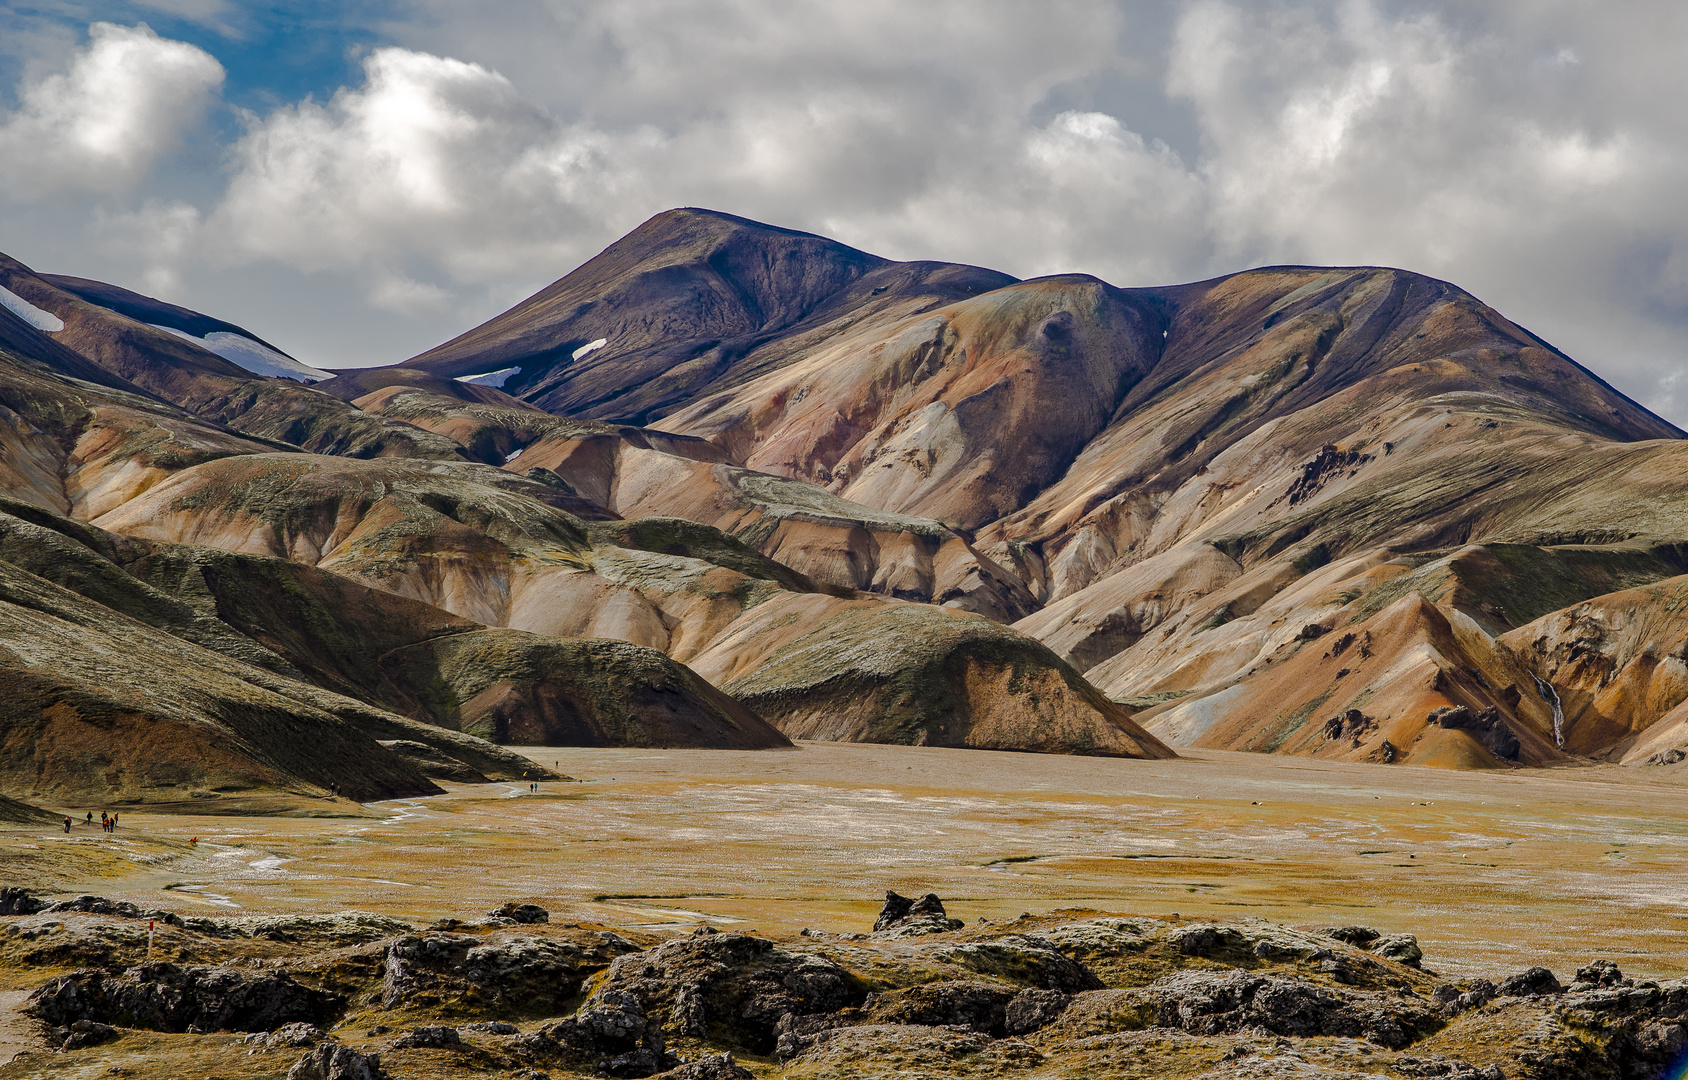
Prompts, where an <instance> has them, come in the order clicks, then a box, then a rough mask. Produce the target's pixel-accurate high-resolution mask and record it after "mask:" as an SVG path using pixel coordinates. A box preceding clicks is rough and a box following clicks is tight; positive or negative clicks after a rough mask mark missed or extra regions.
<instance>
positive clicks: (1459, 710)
mask: <svg viewBox="0 0 1688 1080" xmlns="http://www.w3.org/2000/svg"><path fill="white" fill-rule="evenodd" d="M1425 719H1426V720H1427V721H1428V722H1430V723H1432V724H1437V725H1439V726H1441V727H1443V728H1445V729H1447V730H1449V731H1463V732H1465V733H1466V734H1468V735H1470V736H1471V737H1472V738H1474V739H1476V740H1477V741H1478V742H1479V743H1481V744H1482V745H1483V748H1484V749H1486V750H1488V751H1489V753H1491V754H1493V755H1494V756H1495V757H1497V758H1500V759H1501V760H1502V761H1517V760H1518V750H1519V743H1518V736H1517V735H1515V734H1513V733H1512V729H1511V728H1509V727H1507V726H1506V721H1505V720H1503V719H1501V715H1500V710H1499V709H1496V708H1495V707H1494V706H1492V705H1490V706H1488V707H1487V708H1483V709H1479V710H1478V711H1477V712H1476V713H1473V712H1472V711H1471V710H1470V709H1468V708H1466V707H1465V706H1464V705H1452V706H1449V705H1444V706H1442V707H1441V708H1439V709H1436V710H1434V711H1432V712H1431V713H1430V715H1429V716H1427V717H1426V718H1425Z"/></svg>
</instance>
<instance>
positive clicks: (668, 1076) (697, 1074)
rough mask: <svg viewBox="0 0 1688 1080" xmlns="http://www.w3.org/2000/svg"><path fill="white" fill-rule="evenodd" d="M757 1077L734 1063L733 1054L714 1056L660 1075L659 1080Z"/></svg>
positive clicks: (751, 1079) (712, 1079) (720, 1079)
mask: <svg viewBox="0 0 1688 1080" xmlns="http://www.w3.org/2000/svg"><path fill="white" fill-rule="evenodd" d="M755 1075H756V1074H755V1073H753V1072H751V1071H750V1070H749V1069H747V1068H745V1067H744V1066H743V1065H740V1064H739V1063H738V1062H736V1061H734V1060H733V1055H732V1054H714V1055H711V1056H710V1057H706V1058H698V1059H697V1060H696V1061H688V1062H686V1063H685V1064H684V1065H681V1066H679V1067H678V1068H674V1069H669V1070H668V1071H667V1072H664V1073H658V1074H657V1080H753V1077H754V1076H755Z"/></svg>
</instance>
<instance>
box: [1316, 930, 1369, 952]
mask: <svg viewBox="0 0 1688 1080" xmlns="http://www.w3.org/2000/svg"><path fill="white" fill-rule="evenodd" d="M1319 933H1321V934H1323V935H1325V936H1326V937H1328V938H1334V939H1335V940H1337V941H1340V942H1342V943H1343V944H1345V945H1353V946H1354V947H1355V948H1359V949H1368V948H1370V947H1371V943H1372V942H1374V941H1376V940H1377V939H1378V938H1380V937H1382V936H1383V935H1382V934H1380V933H1378V932H1377V931H1376V930H1373V929H1372V928H1371V927H1369V926H1333V927H1329V928H1328V929H1324V930H1320V931H1319Z"/></svg>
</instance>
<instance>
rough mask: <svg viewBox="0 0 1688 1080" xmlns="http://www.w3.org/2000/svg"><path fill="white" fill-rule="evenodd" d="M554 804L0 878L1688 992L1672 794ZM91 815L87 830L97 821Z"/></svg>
mask: <svg viewBox="0 0 1688 1080" xmlns="http://www.w3.org/2000/svg"><path fill="white" fill-rule="evenodd" d="M527 752H528V753H530V755H531V756H533V757H534V758H535V759H536V760H541V761H544V762H545V763H546V764H547V765H550V764H553V763H555V765H556V767H557V768H559V769H561V770H562V771H563V772H566V773H568V774H569V775H570V776H572V777H575V778H577V780H578V782H575V783H550V784H543V785H540V789H539V791H538V792H537V793H529V792H528V791H526V790H525V789H524V788H523V787H522V786H521V785H504V784H500V785H492V786H485V785H481V786H460V785H454V786H452V787H451V789H450V790H449V791H448V793H447V794H444V795H440V796H434V797H431V798H423V799H411V800H403V801H398V802H391V803H381V804H372V805H369V806H366V807H360V806H358V805H357V804H354V803H349V802H346V801H344V800H341V801H339V802H338V803H335V804H332V805H330V804H327V803H326V801H325V805H324V807H323V810H324V811H325V812H332V813H337V814H339V815H342V816H323V817H289V818H273V817H271V818H266V817H235V816H218V815H214V814H196V815H185V814H161V813H154V812H148V811H146V810H142V809H125V810H122V811H121V814H122V818H121V820H122V826H121V828H120V830H119V832H118V833H117V834H116V835H107V834H104V833H102V832H101V831H100V829H99V826H98V823H97V821H96V823H95V824H93V825H92V826H86V825H80V824H79V825H78V826H77V828H76V830H75V831H74V832H73V833H72V834H71V835H69V836H66V835H64V834H63V833H62V831H58V830H41V829H18V828H12V829H9V830H6V831H5V832H4V833H0V880H3V881H6V882H15V883H18V884H22V885H25V886H27V887H30V888H32V889H34V890H37V891H42V892H59V893H65V892H93V893H99V894H101V895H105V896H109V897H112V898H117V899H126V900H131V901H133V902H135V903H138V904H143V905H146V906H156V907H164V908H170V909H174V910H178V911H184V912H185V911H190V910H198V911H202V912H206V913H210V912H213V911H218V910H220V911H223V912H225V913H229V914H234V913H237V912H238V913H246V912H250V913H281V912H288V911H305V910H311V911H331V910H343V909H348V908H357V909H363V910H371V911H379V912H384V913H388V914H391V915H395V916H398V917H401V918H407V919H412V920H422V919H432V918H437V917H441V916H448V915H456V916H460V917H461V916H468V915H475V914H478V913H481V912H484V911H486V910H487V909H489V908H490V907H492V906H493V905H494V904H496V903H498V902H501V901H504V900H511V899H519V900H527V901H533V902H537V903H540V904H542V905H544V906H545V907H547V908H549V909H551V911H552V912H553V913H554V914H553V920H554V921H557V920H561V919H568V918H571V917H572V918H575V919H579V920H583V921H584V920H590V921H595V922H603V923H608V924H612V925H619V926H625V927H641V928H648V929H652V930H662V929H665V928H669V927H672V928H674V929H684V928H690V927H692V926H695V925H696V924H697V923H699V922H702V921H708V922H711V923H714V924H716V925H719V926H722V927H727V926H732V927H736V928H740V929H752V928H753V929H757V930H759V931H761V932H762V933H764V934H769V935H783V934H789V933H795V932H796V931H797V930H798V929H799V928H802V927H814V928H817V929H825V930H830V931H847V930H865V929H867V928H868V927H869V925H870V924H871V922H872V920H873V916H874V914H875V913H876V912H877V910H878V907H879V903H880V898H881V897H882V895H883V892H884V890H885V889H887V888H894V889H896V890H898V891H899V892H903V893H924V892H926V891H934V892H937V893H938V894H939V895H940V896H942V897H943V898H944V900H945V902H946V904H947V905H948V907H949V910H950V913H951V914H952V915H954V916H956V917H959V918H962V919H965V920H967V921H972V920H974V919H976V918H978V917H981V916H982V917H987V918H991V919H997V918H1003V917H1010V918H1011V917H1013V916H1015V915H1018V914H1019V913H1020V912H1022V911H1028V910H1029V911H1036V912H1042V911H1048V910H1052V909H1057V908H1091V909H1101V910H1108V911H1116V912H1129V913H1143V914H1154V915H1164V914H1170V913H1173V912H1177V913H1179V914H1180V915H1182V916H1183V917H1184V918H1186V919H1189V918H1200V919H1213V920H1227V921H1237V920H1242V919H1247V918H1251V917H1257V918H1264V919H1268V920H1272V921H1275V922H1282V923H1287V924H1291V925H1296V926H1302V927H1317V926H1329V925H1343V924H1352V923H1362V924H1366V925H1370V926H1373V927H1376V928H1377V929H1379V930H1383V931H1385V932H1392V933H1393V932H1405V933H1413V934H1416V935H1417V936H1418V938H1419V940H1420V943H1421V944H1422V946H1423V948H1424V950H1425V954H1426V956H1425V965H1426V966H1427V967H1430V968H1433V969H1436V970H1438V971H1442V972H1446V973H1450V974H1478V973H1484V974H1492V973H1495V972H1507V971H1514V970H1517V969H1519V968H1521V967H1524V966H1526V965H1529V964H1538V963H1539V964H1545V965H1546V966H1548V967H1551V968H1553V969H1554V970H1555V971H1557V972H1559V973H1560V974H1561V975H1562V976H1567V977H1568V976H1569V975H1570V974H1571V972H1572V971H1573V970H1574V969H1575V967H1576V966H1578V965H1580V964H1583V963H1586V962H1587V961H1588V960H1589V959H1590V958H1592V957H1596V956H1606V957H1611V958H1613V959H1615V960H1617V961H1618V962H1619V964H1620V965H1621V966H1622V968H1623V969H1624V971H1625V972H1626V973H1629V974H1632V975H1635V976H1638V977H1639V976H1654V977H1676V976H1680V975H1682V974H1684V973H1688V846H1685V841H1688V800H1685V799H1683V798H1682V787H1683V785H1682V780H1683V777H1682V775H1681V774H1680V770H1668V771H1667V770H1645V769H1633V768H1628V769H1620V768H1617V767H1610V766H1602V767H1590V768H1577V769H1560V770H1551V771H1541V770H1534V771H1517V772H1510V773H1472V772H1452V771H1444V770H1435V769H1422V768H1412V767H1404V766H1396V767H1384V766H1371V765H1353V764H1343V763H1325V762H1316V761H1307V760H1302V759H1292V758H1275V757H1268V756H1264V755H1253V754H1240V753H1224V752H1212V751H1189V752H1186V754H1185V756H1184V757H1183V758H1182V759H1180V760H1177V761H1163V762H1145V761H1131V760H1108V759H1095V758H1073V757H1057V756H1043V755H1032V754H1012V753H996V752H989V751H968V750H948V749H932V748H909V747H887V746H867V745H854V744H833V743H805V744H801V745H800V746H799V747H798V748H797V749H795V750H789V751H761V752H747V751H682V750H596V749H550V748H529V749H528V750H527ZM95 816H96V818H97V817H98V810H97V809H96V810H95Z"/></svg>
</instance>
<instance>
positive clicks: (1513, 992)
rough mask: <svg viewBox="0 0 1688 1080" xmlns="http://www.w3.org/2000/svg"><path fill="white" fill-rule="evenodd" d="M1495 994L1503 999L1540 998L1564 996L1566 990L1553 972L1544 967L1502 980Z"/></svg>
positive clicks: (1530, 969)
mask: <svg viewBox="0 0 1688 1080" xmlns="http://www.w3.org/2000/svg"><path fill="white" fill-rule="evenodd" d="M1495 992H1496V993H1497V994H1498V995H1499V996H1501V997H1538V996H1540V995H1543V994H1562V993H1564V992H1565V988H1564V987H1563V986H1560V985H1559V980H1558V979H1556V978H1554V976H1553V972H1551V971H1549V970H1547V969H1546V968H1544V967H1533V968H1529V969H1528V970H1525V971H1520V972H1519V973H1518V974H1516V975H1510V976H1508V977H1507V978H1505V979H1503V980H1501V983H1500V986H1499V987H1497V988H1496V991H1495Z"/></svg>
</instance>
